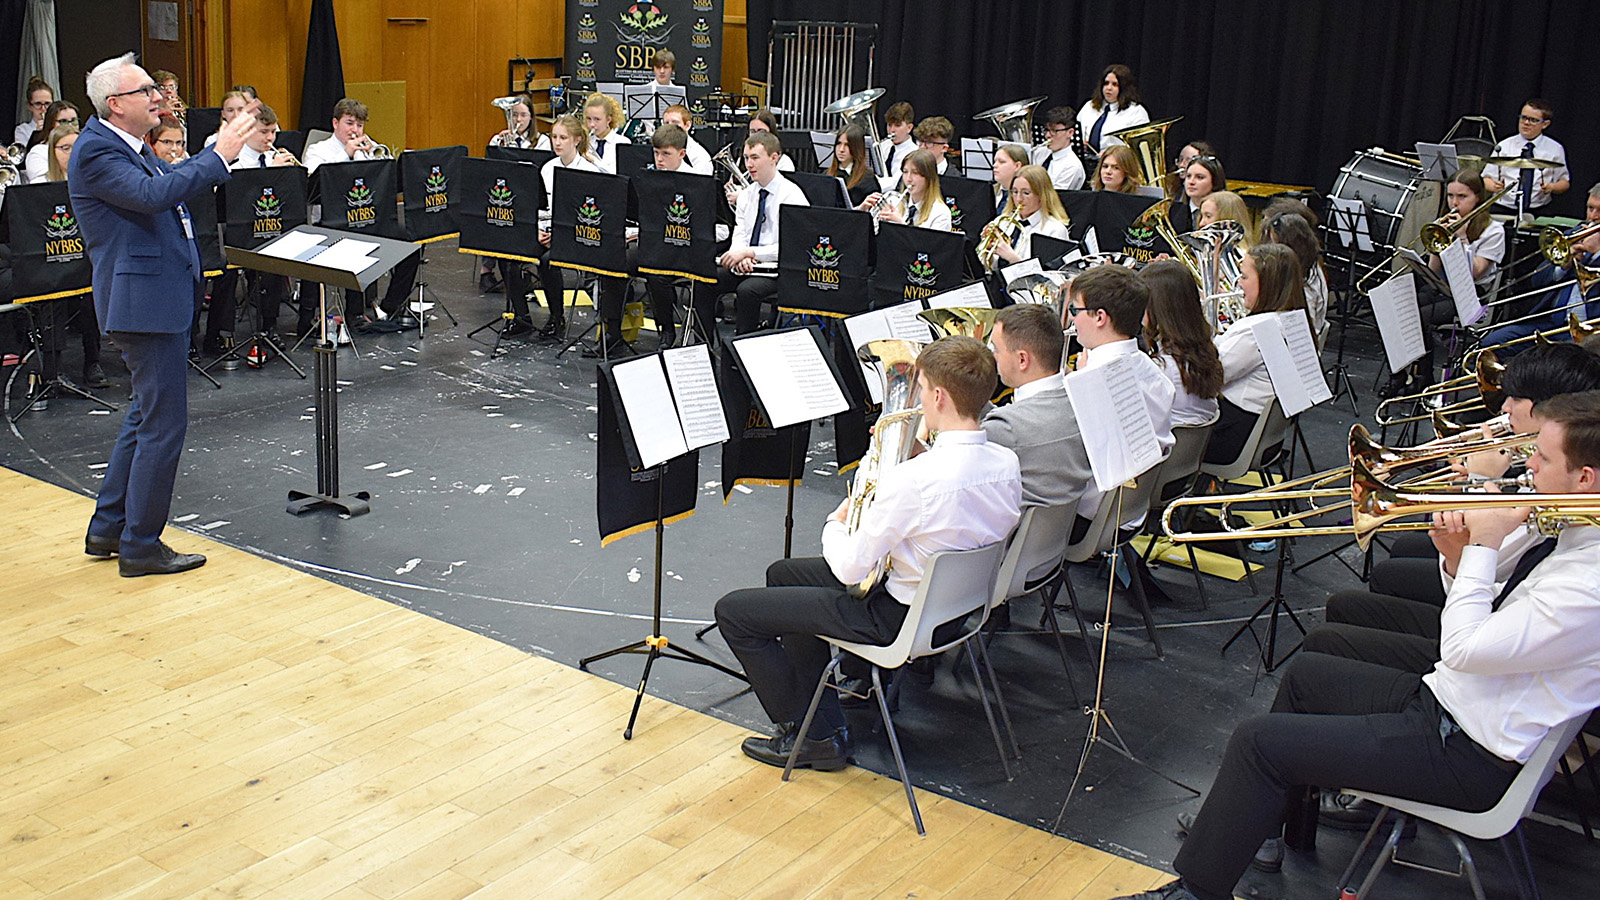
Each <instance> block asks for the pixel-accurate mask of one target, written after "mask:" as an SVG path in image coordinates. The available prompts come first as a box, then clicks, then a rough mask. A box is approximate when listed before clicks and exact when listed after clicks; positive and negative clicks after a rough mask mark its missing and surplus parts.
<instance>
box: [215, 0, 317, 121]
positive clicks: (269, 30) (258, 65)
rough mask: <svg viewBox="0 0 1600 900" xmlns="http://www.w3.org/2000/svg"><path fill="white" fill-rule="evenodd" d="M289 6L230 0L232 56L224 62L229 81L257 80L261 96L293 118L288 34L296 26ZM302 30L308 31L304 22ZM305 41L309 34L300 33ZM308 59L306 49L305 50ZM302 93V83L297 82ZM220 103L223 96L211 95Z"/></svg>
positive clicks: (296, 74) (280, 113)
mask: <svg viewBox="0 0 1600 900" xmlns="http://www.w3.org/2000/svg"><path fill="white" fill-rule="evenodd" d="M287 14H288V6H287V4H286V3H283V2H272V3H262V2H259V0H229V3H228V42H227V43H228V60H227V65H225V66H221V67H220V68H221V69H222V70H223V71H226V72H227V73H228V77H227V79H226V80H227V83H228V84H229V85H230V86H231V85H235V84H253V85H255V86H256V92H257V93H258V94H259V95H260V97H261V99H262V100H263V101H265V102H266V103H267V105H269V106H271V107H272V108H273V109H274V110H276V111H277V113H278V117H279V118H280V119H285V118H287V120H288V121H290V122H293V121H294V118H293V113H292V111H290V112H289V113H288V114H287V115H286V111H285V109H284V106H285V105H286V104H287V103H288V101H289V98H290V96H291V95H290V93H289V84H290V82H291V77H290V74H289V73H290V67H289V65H288V58H289V54H288V35H289V30H290V28H291V27H292V26H291V25H290V24H289V20H288V15H287ZM300 30H301V31H302V32H304V31H305V26H304V25H301V26H300ZM300 42H301V44H304V43H305V35H304V34H301V36H300ZM301 54H302V55H301V59H302V60H304V50H303V49H302V51H301ZM300 72H301V67H300V66H296V67H295V68H294V76H293V79H292V80H293V81H296V82H298V81H299V80H300ZM294 89H295V91H296V92H297V93H298V92H299V89H300V86H299V85H298V84H296V85H295V88H294ZM209 99H210V100H211V101H212V102H211V104H210V105H213V106H214V105H216V102H217V101H220V100H221V99H222V98H221V96H217V97H212V98H209Z"/></svg>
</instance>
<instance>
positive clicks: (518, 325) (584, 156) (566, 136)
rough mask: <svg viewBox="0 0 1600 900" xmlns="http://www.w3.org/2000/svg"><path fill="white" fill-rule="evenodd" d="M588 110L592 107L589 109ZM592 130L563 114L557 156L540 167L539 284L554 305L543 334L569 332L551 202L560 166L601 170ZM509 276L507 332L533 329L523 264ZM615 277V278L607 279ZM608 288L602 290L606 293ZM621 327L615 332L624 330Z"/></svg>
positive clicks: (554, 131)
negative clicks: (553, 250)
mask: <svg viewBox="0 0 1600 900" xmlns="http://www.w3.org/2000/svg"><path fill="white" fill-rule="evenodd" d="M585 112H586V113H587V112H588V110H587V109H586V110H585ZM589 135H590V130H589V128H588V127H586V125H585V123H584V122H580V121H578V117H577V116H570V115H568V116H562V117H561V118H559V119H557V120H556V123H555V125H553V126H551V128H550V145H551V147H553V148H555V152H556V158H555V159H552V160H550V161H549V162H547V163H545V164H544V168H542V169H540V170H539V177H540V178H541V179H542V180H543V181H544V196H545V208H544V210H543V211H542V212H541V213H540V216H539V246H540V247H541V248H542V249H541V250H540V251H539V286H540V287H542V288H543V289H544V304H545V306H547V307H549V309H550V317H549V318H548V319H546V320H545V323H544V328H543V329H541V330H540V331H539V335H540V336H541V337H547V338H553V337H558V336H560V335H562V334H565V333H566V327H567V299H566V298H567V288H566V280H565V275H564V274H563V271H564V270H563V269H561V268H560V267H558V266H554V265H551V263H550V218H549V214H550V209H551V207H550V202H551V201H552V200H554V199H555V195H556V169H575V170H577V171H579V172H599V171H602V170H601V168H600V162H599V160H598V159H596V158H595V157H594V156H593V155H592V154H591V153H590V151H589ZM506 274H507V277H508V278H512V279H515V280H514V281H513V282H508V283H507V284H506V293H507V295H508V296H510V298H511V312H512V315H513V316H514V318H513V320H512V323H511V326H510V327H509V328H507V329H506V332H505V333H506V334H509V335H518V334H527V333H528V332H530V331H532V330H533V320H532V319H531V318H530V316H529V314H528V299H527V291H526V289H525V288H524V286H523V284H522V282H521V269H520V267H512V268H511V269H508V270H507V273H506ZM607 280H611V279H607ZM607 293H608V292H607V291H605V290H602V291H601V295H602V296H605V295H606V294H607ZM621 305H622V298H621V295H620V294H619V295H618V296H617V306H618V311H617V312H618V319H619V322H618V324H619V325H620V318H621ZM620 333H621V329H620V328H619V329H618V330H617V331H614V332H612V334H620Z"/></svg>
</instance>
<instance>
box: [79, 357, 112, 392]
mask: <svg viewBox="0 0 1600 900" xmlns="http://www.w3.org/2000/svg"><path fill="white" fill-rule="evenodd" d="M83 383H84V384H85V385H87V386H89V387H92V388H107V387H111V379H109V378H107V377H106V370H105V369H104V368H103V367H101V365H100V364H99V363H90V364H88V365H87V366H84V367H83Z"/></svg>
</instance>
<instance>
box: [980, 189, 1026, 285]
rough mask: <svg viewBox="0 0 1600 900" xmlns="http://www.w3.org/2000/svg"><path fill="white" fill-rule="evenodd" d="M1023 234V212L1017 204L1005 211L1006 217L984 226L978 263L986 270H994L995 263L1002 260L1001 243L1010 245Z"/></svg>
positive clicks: (1003, 216)
mask: <svg viewBox="0 0 1600 900" xmlns="http://www.w3.org/2000/svg"><path fill="white" fill-rule="evenodd" d="M1021 233H1022V211H1021V210H1020V209H1017V208H1016V206H1015V204H1013V205H1012V207H1011V208H1010V209H1007V210H1006V211H1005V215H1002V216H1001V217H1000V218H998V219H995V220H994V221H992V222H990V223H989V224H987V225H985V226H983V234H982V236H981V237H980V238H979V240H978V263H979V265H981V266H982V267H983V268H985V269H992V268H994V264H995V261H996V260H997V259H999V258H1000V243H1001V242H1002V241H1004V242H1005V243H1007V244H1010V243H1011V242H1012V241H1013V240H1015V239H1016V237H1017V235H1019V234H1021Z"/></svg>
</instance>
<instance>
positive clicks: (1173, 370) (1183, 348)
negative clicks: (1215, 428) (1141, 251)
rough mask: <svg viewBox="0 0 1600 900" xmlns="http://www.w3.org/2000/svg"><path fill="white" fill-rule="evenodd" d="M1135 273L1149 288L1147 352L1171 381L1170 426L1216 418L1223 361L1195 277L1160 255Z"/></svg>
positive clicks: (1207, 421) (1146, 322) (1146, 329)
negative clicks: (1213, 337)
mask: <svg viewBox="0 0 1600 900" xmlns="http://www.w3.org/2000/svg"><path fill="white" fill-rule="evenodd" d="M1139 278H1140V280H1142V281H1143V282H1144V283H1145V286H1146V287H1148V288H1149V289H1150V305H1149V307H1148V308H1146V310H1145V315H1144V327H1145V337H1146V340H1147V341H1148V342H1149V345H1150V353H1151V354H1152V355H1154V356H1155V358H1156V363H1157V364H1158V365H1160V366H1161V370H1162V371H1163V372H1164V373H1166V376H1167V380H1168V381H1170V382H1172V387H1173V391H1174V394H1173V400H1172V425H1173V427H1174V428H1176V427H1178V426H1180V425H1205V424H1207V423H1209V422H1215V421H1216V419H1217V395H1218V394H1219V393H1221V391H1222V360H1221V358H1220V357H1218V356H1217V345H1216V344H1213V343H1212V342H1211V324H1210V323H1209V322H1207V321H1206V317H1205V312H1204V310H1203V309H1202V308H1201V305H1200V288H1199V286H1198V285H1196V284H1195V283H1194V276H1192V275H1190V274H1189V270H1188V268H1187V267H1185V266H1184V264H1183V263H1181V262H1178V261H1177V260H1175V259H1158V260H1156V261H1155V262H1152V263H1150V264H1149V265H1147V266H1145V267H1144V268H1143V269H1141V270H1140V271H1139Z"/></svg>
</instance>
